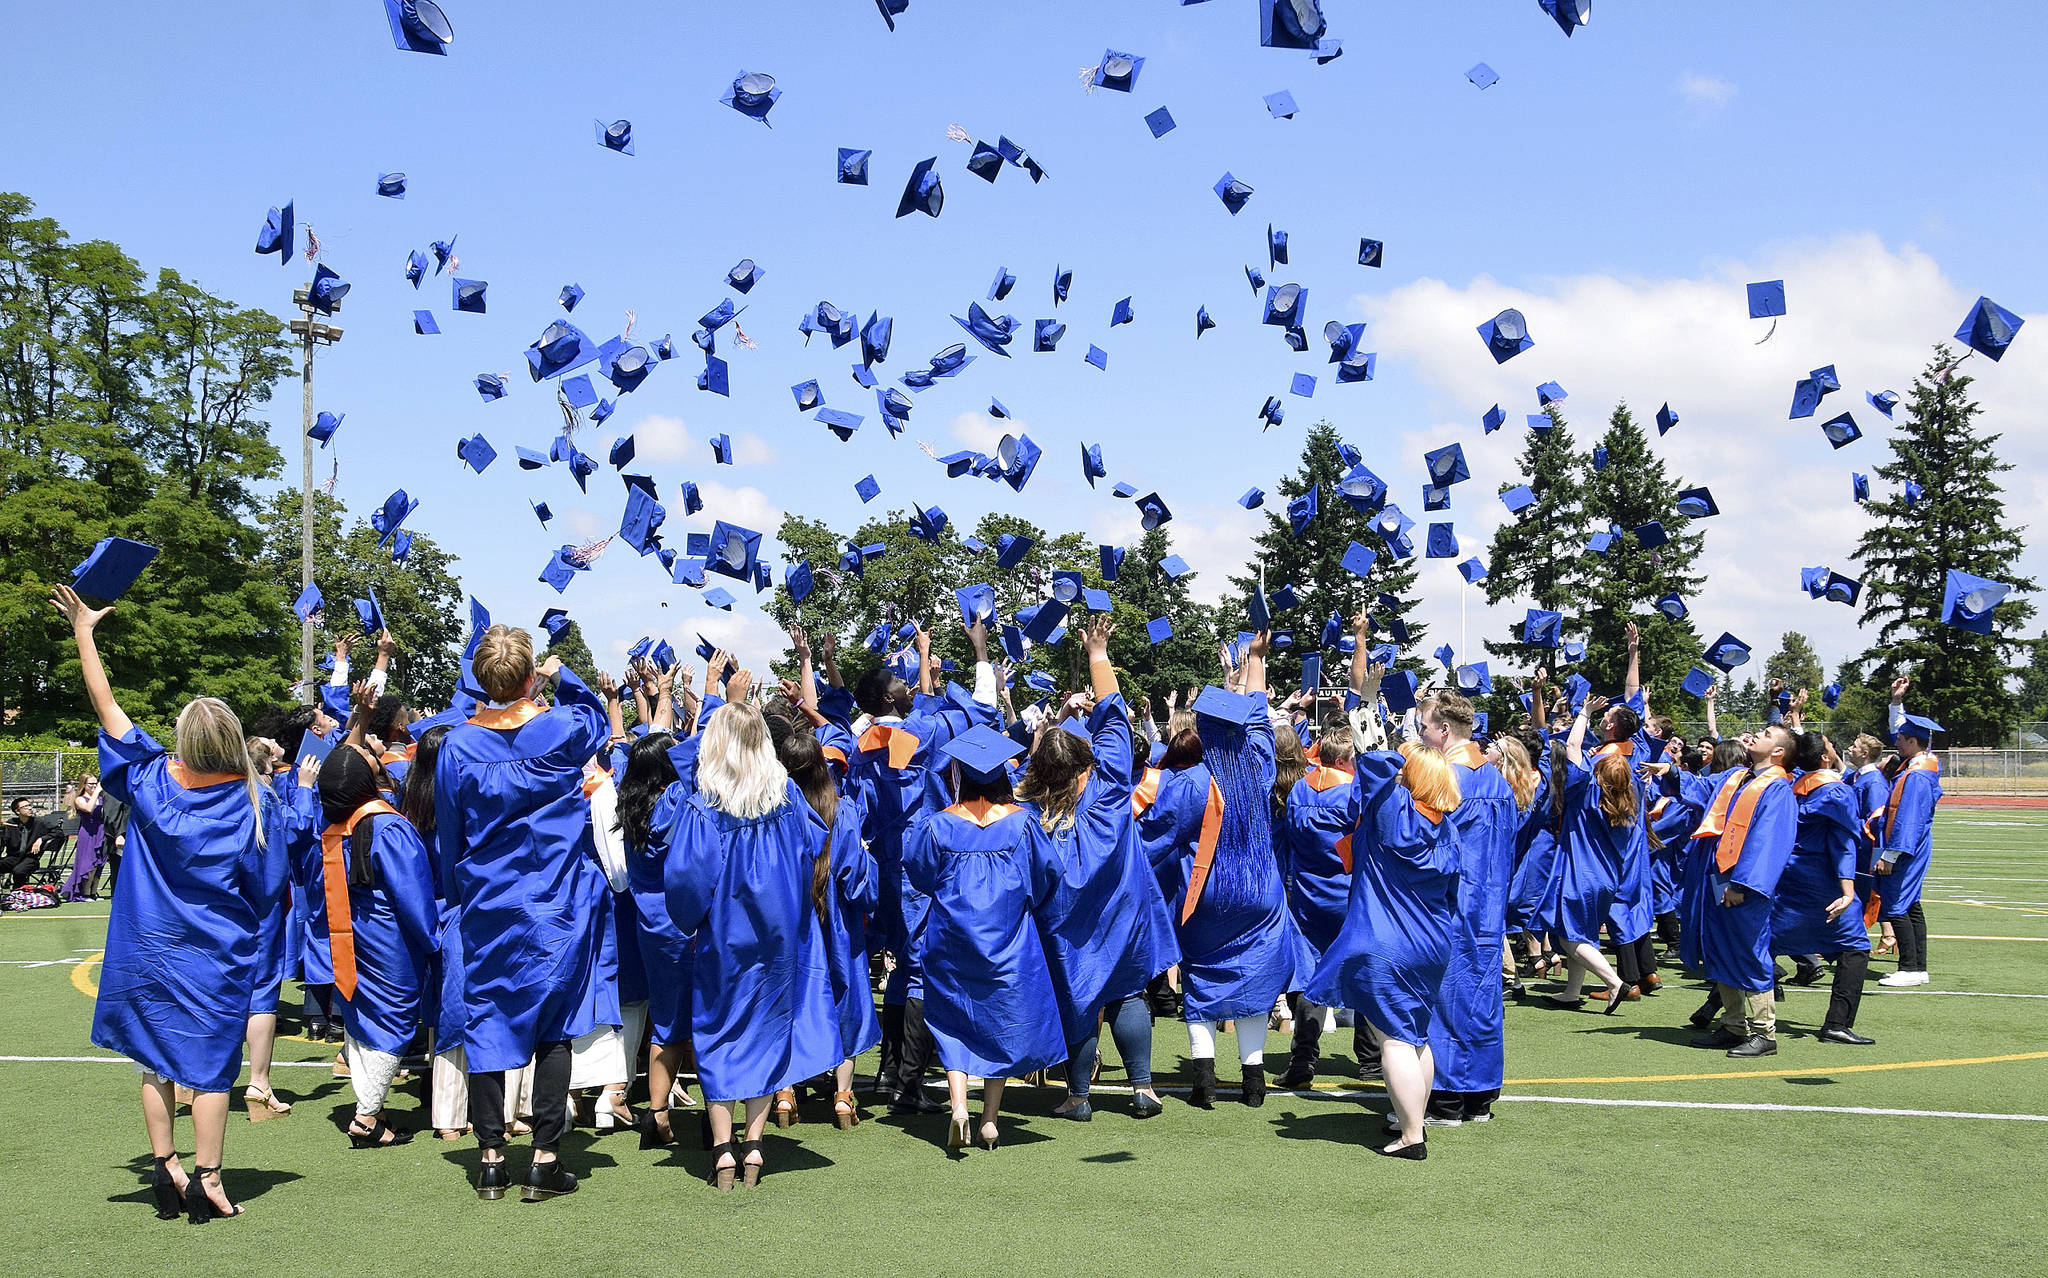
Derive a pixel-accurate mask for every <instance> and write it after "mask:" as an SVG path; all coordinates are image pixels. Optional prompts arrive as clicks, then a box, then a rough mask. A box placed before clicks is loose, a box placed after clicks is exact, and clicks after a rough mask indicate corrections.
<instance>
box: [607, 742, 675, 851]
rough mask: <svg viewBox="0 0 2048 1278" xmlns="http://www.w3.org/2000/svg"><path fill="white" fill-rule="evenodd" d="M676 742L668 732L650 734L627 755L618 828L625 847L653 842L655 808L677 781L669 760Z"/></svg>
mask: <svg viewBox="0 0 2048 1278" xmlns="http://www.w3.org/2000/svg"><path fill="white" fill-rule="evenodd" d="M675 743H676V739H675V737H674V736H673V735H672V734H670V733H667V732H650V733H648V734H647V735H646V736H644V737H642V738H640V739H639V740H638V741H635V742H634V743H633V748H632V749H630V750H628V751H627V752H626V775H625V776H624V777H623V778H622V779H621V780H620V781H619V802H618V829H619V833H621V834H622V835H624V836H625V839H626V845H627V846H628V847H631V848H634V849H640V848H644V847H646V846H647V845H648V844H649V843H651V842H652V841H653V839H654V805H655V804H656V803H658V802H659V801H660V800H661V795H662V792H663V791H664V790H667V789H668V788H669V786H671V785H673V784H675V780H676V765H675V764H674V763H672V762H670V760H669V757H668V752H669V750H670V749H672V748H673V747H674V746H675Z"/></svg>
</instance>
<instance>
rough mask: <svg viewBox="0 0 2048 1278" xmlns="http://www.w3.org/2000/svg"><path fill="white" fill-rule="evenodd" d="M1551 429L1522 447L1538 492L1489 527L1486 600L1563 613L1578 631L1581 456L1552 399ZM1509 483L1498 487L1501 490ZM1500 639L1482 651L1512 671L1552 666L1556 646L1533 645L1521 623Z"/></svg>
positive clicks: (1569, 628)
mask: <svg viewBox="0 0 2048 1278" xmlns="http://www.w3.org/2000/svg"><path fill="white" fill-rule="evenodd" d="M1545 411H1546V412H1547V413H1549V415H1550V421H1551V428H1550V429H1549V430H1533V431H1530V432H1529V438H1528V441H1527V442H1526V443H1525V444H1524V445H1523V446H1522V461H1521V466H1522V474H1523V475H1525V476H1526V477H1527V478H1526V480H1525V482H1526V483H1527V484H1528V485H1529V490H1530V491H1531V492H1533V493H1534V494H1535V495H1536V502H1535V504H1534V505H1532V506H1530V507H1528V508H1527V509H1525V510H1523V511H1522V513H1521V514H1519V515H1515V516H1510V517H1509V519H1508V521H1507V522H1506V523H1504V524H1502V525H1501V526H1500V527H1499V528H1497V529H1495V530H1494V534H1493V544H1492V546H1491V547H1489V548H1488V550H1487V555H1486V573H1487V575H1486V580H1485V581H1484V582H1483V583H1482V584H1483V586H1484V587H1485V590H1486V602H1488V603H1490V604H1497V603H1501V602H1503V601H1505V600H1515V601H1518V602H1522V601H1526V603H1527V605H1528V606H1531V607H1536V608H1545V609H1548V610H1550V611H1552V612H1559V613H1563V614H1564V625H1563V628H1562V633H1563V635H1564V636H1566V637H1574V636H1577V635H1578V634H1579V633H1580V629H1579V624H1580V617H1579V608H1580V601H1581V582H1582V579H1583V577H1584V574H1585V549H1586V538H1587V536H1588V534H1589V531H1590V529H1589V524H1588V516H1587V514H1586V508H1585V497H1586V494H1585V484H1584V480H1583V478H1582V470H1583V468H1584V466H1585V464H1586V459H1585V457H1584V456H1583V455H1582V454H1580V453H1579V452H1577V451H1576V445H1575V444H1574V443H1573V440H1572V432H1571V427H1570V426H1569V425H1567V424H1566V422H1565V420H1564V414H1563V413H1562V412H1560V411H1559V410H1558V406H1557V405H1556V404H1551V405H1549V406H1548V408H1546V409H1545ZM1511 487H1514V485H1512V484H1503V485H1502V486H1501V489H1500V491H1501V492H1506V491H1507V490H1508V489H1509V488H1511ZM1512 630H1513V634H1512V635H1511V637H1509V638H1507V639H1505V640H1498V641H1496V640H1488V641H1487V643H1486V651H1487V652H1488V654H1490V655H1491V656H1493V657H1494V658H1496V659H1501V658H1505V659H1507V660H1508V661H1509V663H1510V665H1511V666H1512V667H1513V668H1514V669H1517V670H1535V669H1537V668H1538V667H1540V668H1542V669H1544V670H1551V671H1554V670H1556V669H1557V661H1558V650H1557V649H1555V648H1532V647H1530V646H1528V645H1527V644H1524V643H1522V642H1521V622H1520V621H1516V622H1515V623H1514V625H1513V627H1512Z"/></svg>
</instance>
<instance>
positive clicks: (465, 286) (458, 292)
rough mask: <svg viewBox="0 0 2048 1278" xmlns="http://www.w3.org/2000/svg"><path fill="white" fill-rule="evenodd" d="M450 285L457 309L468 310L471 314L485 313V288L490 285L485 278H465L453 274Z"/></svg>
mask: <svg viewBox="0 0 2048 1278" xmlns="http://www.w3.org/2000/svg"><path fill="white" fill-rule="evenodd" d="M449 286H450V291H451V293H452V294H453V296H454V299H455V300H454V306H455V309H456V310H458V311H467V312H468V313H470V314H471V315H482V314H483V313H484V290H485V289H487V288H489V287H490V285H489V284H487V283H485V282H484V281H483V280H465V279H462V278H460V277H458V276H452V275H451V276H450V277H449Z"/></svg>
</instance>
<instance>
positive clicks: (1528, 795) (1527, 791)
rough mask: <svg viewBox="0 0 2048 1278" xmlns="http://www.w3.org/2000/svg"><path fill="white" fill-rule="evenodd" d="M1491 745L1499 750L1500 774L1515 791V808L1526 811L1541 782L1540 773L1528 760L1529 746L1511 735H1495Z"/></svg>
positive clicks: (1509, 787)
mask: <svg viewBox="0 0 2048 1278" xmlns="http://www.w3.org/2000/svg"><path fill="white" fill-rule="evenodd" d="M1493 746H1494V749H1496V750H1499V751H1500V774H1501V775H1502V776H1504V777H1506V778H1507V781H1508V789H1510V790H1512V791H1514V792H1515V810H1516V811H1518V812H1527V811H1528V810H1529V805H1530V804H1531V803H1534V802H1535V801H1536V787H1537V786H1539V785H1541V784H1542V783H1543V776H1542V774H1541V773H1539V772H1537V771H1536V765H1535V764H1533V763H1531V762H1529V748H1528V747H1527V746H1525V745H1523V744H1522V743H1521V742H1520V741H1517V740H1516V739H1515V738H1513V737H1497V738H1495V739H1494V743H1493Z"/></svg>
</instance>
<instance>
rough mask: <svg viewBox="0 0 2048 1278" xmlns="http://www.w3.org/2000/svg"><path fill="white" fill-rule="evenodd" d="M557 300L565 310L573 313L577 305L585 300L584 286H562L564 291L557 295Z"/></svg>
mask: <svg viewBox="0 0 2048 1278" xmlns="http://www.w3.org/2000/svg"><path fill="white" fill-rule="evenodd" d="M555 300H556V301H557V302H560V303H561V304H562V309H563V310H565V311H573V310H575V309H576V303H578V302H580V301H582V300H583V286H582V285H581V284H564V285H562V291H561V292H560V293H558V294H556V295H555Z"/></svg>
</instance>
